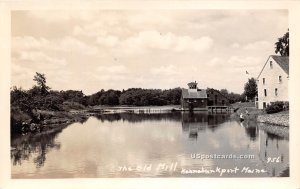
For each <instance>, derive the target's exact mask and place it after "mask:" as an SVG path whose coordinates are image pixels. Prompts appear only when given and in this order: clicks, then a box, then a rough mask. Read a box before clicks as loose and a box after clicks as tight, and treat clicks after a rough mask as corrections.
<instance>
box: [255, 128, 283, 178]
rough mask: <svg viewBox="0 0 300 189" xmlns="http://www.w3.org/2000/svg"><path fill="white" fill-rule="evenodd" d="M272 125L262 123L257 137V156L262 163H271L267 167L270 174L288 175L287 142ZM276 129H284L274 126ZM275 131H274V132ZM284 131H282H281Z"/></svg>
mask: <svg viewBox="0 0 300 189" xmlns="http://www.w3.org/2000/svg"><path fill="white" fill-rule="evenodd" d="M269 127H271V128H269ZM273 127H276V126H274V125H271V126H268V125H264V124H263V125H262V127H260V128H261V129H262V130H260V132H259V134H258V137H259V140H258V142H259V144H258V145H259V154H258V157H259V159H260V160H261V162H262V163H263V164H264V165H267V164H269V165H272V166H270V168H268V167H269V166H266V168H268V170H267V171H268V172H269V173H270V174H271V176H273V177H274V176H288V174H289V171H288V169H289V142H288V139H287V138H286V137H285V136H284V135H283V136H279V135H278V134H277V133H276V132H278V131H275V129H274V128H273ZM276 129H277V130H284V129H283V128H281V127H278V128H277V127H276ZM274 131H275V132H274ZM282 132H284V131H282Z"/></svg>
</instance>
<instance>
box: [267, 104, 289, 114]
mask: <svg viewBox="0 0 300 189" xmlns="http://www.w3.org/2000/svg"><path fill="white" fill-rule="evenodd" d="M288 109H289V103H288V102H283V101H276V102H271V104H270V105H268V106H267V108H266V112H267V114H273V113H277V112H281V111H283V110H288Z"/></svg>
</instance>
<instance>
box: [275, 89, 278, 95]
mask: <svg viewBox="0 0 300 189" xmlns="http://www.w3.org/2000/svg"><path fill="white" fill-rule="evenodd" d="M275 96H278V89H277V88H275Z"/></svg>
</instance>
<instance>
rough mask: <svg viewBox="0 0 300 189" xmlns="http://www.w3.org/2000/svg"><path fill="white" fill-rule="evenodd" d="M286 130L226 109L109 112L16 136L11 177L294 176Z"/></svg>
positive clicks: (12, 153) (13, 145)
mask: <svg viewBox="0 0 300 189" xmlns="http://www.w3.org/2000/svg"><path fill="white" fill-rule="evenodd" d="M288 132H289V131H288V128H286V127H278V126H272V125H266V124H258V123H255V122H243V123H240V122H239V121H237V120H234V119H231V118H230V115H229V114H221V113H218V114H216V113H214V114H213V113H181V112H173V113H171V112H169V113H149V114H135V113H115V114H103V115H99V116H96V117H90V118H89V119H87V120H86V121H85V122H83V123H73V124H71V125H68V126H62V127H60V128H58V129H56V130H53V131H51V132H47V133H44V134H38V135H25V136H19V137H16V138H13V139H12V143H11V146H12V150H11V164H12V178H70V177H79V178H80V177H81V178H101V177H106V178H107V177H274V176H275V177H278V176H288V175H289V137H288ZM240 155H242V156H243V157H244V158H242V157H241V156H240ZM234 156H235V157H234ZM245 156H248V157H249V158H247V157H245ZM251 156H252V158H251Z"/></svg>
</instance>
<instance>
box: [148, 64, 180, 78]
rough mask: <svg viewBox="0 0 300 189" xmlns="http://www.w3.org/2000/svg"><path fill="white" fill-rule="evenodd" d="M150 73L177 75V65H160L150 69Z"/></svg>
mask: <svg viewBox="0 0 300 189" xmlns="http://www.w3.org/2000/svg"><path fill="white" fill-rule="evenodd" d="M150 73H152V74H154V75H167V76H170V75H177V74H179V73H180V72H179V70H178V69H177V67H175V66H174V65H168V66H161V67H158V68H152V69H151V70H150Z"/></svg>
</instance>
